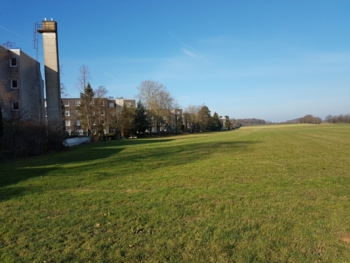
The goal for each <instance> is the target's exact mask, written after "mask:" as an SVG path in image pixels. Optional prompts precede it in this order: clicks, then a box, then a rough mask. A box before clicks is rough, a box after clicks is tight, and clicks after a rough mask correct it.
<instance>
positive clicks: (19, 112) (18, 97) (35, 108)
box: [0, 46, 182, 135]
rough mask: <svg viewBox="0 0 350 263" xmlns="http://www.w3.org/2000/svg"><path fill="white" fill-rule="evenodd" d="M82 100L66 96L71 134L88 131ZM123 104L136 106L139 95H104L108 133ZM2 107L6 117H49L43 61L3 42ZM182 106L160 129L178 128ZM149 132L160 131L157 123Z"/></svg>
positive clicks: (67, 127) (101, 119)
mask: <svg viewBox="0 0 350 263" xmlns="http://www.w3.org/2000/svg"><path fill="white" fill-rule="evenodd" d="M79 104H80V98H63V99H62V108H63V109H62V111H63V112H62V115H63V120H64V121H63V122H64V124H63V126H64V128H65V130H66V132H67V133H68V134H70V135H71V134H79V135H82V134H84V130H83V129H82V125H81V120H80V118H79V113H78V112H77V110H76V107H77V106H78V105H79ZM123 105H126V106H127V107H135V106H136V101H135V99H110V98H103V99H102V103H100V106H99V107H100V109H99V111H98V112H97V113H96V114H98V115H99V116H98V118H96V119H97V120H98V124H102V125H103V127H104V129H103V130H104V133H110V132H114V131H115V130H116V125H115V118H114V123H113V122H112V121H111V118H109V117H110V113H111V112H112V113H113V114H114V115H115V117H116V118H118V114H120V112H121V110H122V108H123ZM0 107H1V111H2V114H3V117H4V118H14V117H20V118H21V119H26V120H32V121H37V122H45V121H46V118H47V113H46V109H47V105H46V100H45V99H44V80H43V78H42V74H41V70H40V63H39V62H38V61H36V60H35V59H34V58H32V57H30V56H29V55H27V54H26V53H25V52H23V51H22V50H20V49H7V48H5V47H3V46H0ZM181 116H182V110H181V109H174V110H173V111H171V114H170V116H164V119H166V120H167V121H166V122H164V123H163V124H162V125H161V127H160V131H168V132H169V131H174V132H175V131H177V130H178V129H179V123H178V121H179V118H180V117H181ZM149 132H158V131H157V128H156V127H153V128H152V130H149Z"/></svg>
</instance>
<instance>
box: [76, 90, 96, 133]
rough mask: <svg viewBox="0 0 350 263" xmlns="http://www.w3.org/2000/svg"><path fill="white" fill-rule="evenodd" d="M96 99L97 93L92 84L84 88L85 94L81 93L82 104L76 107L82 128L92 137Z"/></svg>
mask: <svg viewBox="0 0 350 263" xmlns="http://www.w3.org/2000/svg"><path fill="white" fill-rule="evenodd" d="M94 97H95V92H94V90H93V89H92V87H91V85H90V83H87V86H86V87H85V88H84V92H81V93H80V104H79V105H77V106H76V110H77V112H78V118H79V119H80V123H81V127H82V128H83V129H85V130H86V132H87V134H88V135H91V133H92V128H93V124H94V118H95V111H94V105H93V103H94Z"/></svg>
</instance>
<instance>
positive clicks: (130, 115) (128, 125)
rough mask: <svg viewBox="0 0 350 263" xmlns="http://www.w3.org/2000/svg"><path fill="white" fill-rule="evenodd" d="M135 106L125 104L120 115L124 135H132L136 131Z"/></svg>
mask: <svg viewBox="0 0 350 263" xmlns="http://www.w3.org/2000/svg"><path fill="white" fill-rule="evenodd" d="M135 116H136V109H135V107H127V106H126V105H125V104H124V106H123V109H122V112H121V115H120V130H121V135H122V137H132V136H133V135H134V132H135Z"/></svg>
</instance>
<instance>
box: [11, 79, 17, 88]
mask: <svg viewBox="0 0 350 263" xmlns="http://www.w3.org/2000/svg"><path fill="white" fill-rule="evenodd" d="M11 88H13V89H18V82H17V79H13V80H11Z"/></svg>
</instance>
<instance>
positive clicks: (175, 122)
mask: <svg viewBox="0 0 350 263" xmlns="http://www.w3.org/2000/svg"><path fill="white" fill-rule="evenodd" d="M90 79H91V76H90V71H89V69H88V67H86V66H85V65H83V66H82V67H81V68H80V75H79V77H78V83H77V86H78V88H79V90H80V104H79V105H77V106H76V110H77V114H78V115H79V116H77V119H79V120H80V126H81V128H82V129H84V130H85V131H86V133H87V134H88V135H100V136H102V134H103V128H104V125H105V124H106V123H105V122H108V126H109V127H112V128H113V129H114V130H115V131H116V132H117V133H120V135H121V136H122V137H134V136H138V137H140V136H144V135H145V133H146V132H148V133H150V134H151V133H157V134H161V133H179V132H204V131H217V130H221V129H223V128H225V129H230V128H232V127H234V125H233V123H232V122H231V120H230V118H229V116H225V117H224V118H222V117H221V116H219V114H218V113H217V112H214V113H213V115H211V111H210V110H209V108H208V107H207V106H205V105H199V106H193V105H190V106H188V107H187V108H185V109H184V110H183V109H180V107H179V105H178V103H177V101H176V99H175V98H174V97H173V96H172V94H171V93H170V92H169V91H168V90H167V88H166V87H165V86H164V85H163V84H161V83H158V82H156V81H152V80H145V81H143V82H141V83H140V85H139V86H138V87H137V89H138V94H137V96H136V97H137V98H138V102H137V104H136V105H135V106H131V107H128V106H127V105H123V107H122V109H121V110H118V109H115V108H108V107H107V108H106V107H102V106H103V103H105V102H106V98H105V97H106V94H107V90H106V89H105V87H103V86H100V87H98V88H97V89H93V88H92V87H91V84H90ZM102 109H103V111H104V112H103V114H101V113H102V112H101V110H102ZM101 115H103V122H101V121H102V120H101Z"/></svg>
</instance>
